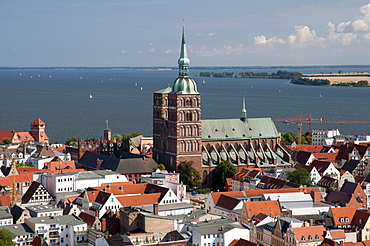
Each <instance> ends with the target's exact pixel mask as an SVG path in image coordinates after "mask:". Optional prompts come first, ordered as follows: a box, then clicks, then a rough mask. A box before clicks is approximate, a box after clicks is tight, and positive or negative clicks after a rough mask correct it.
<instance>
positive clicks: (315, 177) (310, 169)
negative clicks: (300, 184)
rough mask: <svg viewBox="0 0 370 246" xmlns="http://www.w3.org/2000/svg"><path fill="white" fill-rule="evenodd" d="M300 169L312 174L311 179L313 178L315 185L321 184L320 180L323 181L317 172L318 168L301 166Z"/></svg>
mask: <svg viewBox="0 0 370 246" xmlns="http://www.w3.org/2000/svg"><path fill="white" fill-rule="evenodd" d="M300 167H302V168H304V169H306V170H307V172H309V173H310V177H311V180H312V183H313V185H315V184H317V182H319V180H320V179H321V175H320V173H319V172H318V171H317V169H316V167H314V166H313V165H309V166H306V165H300Z"/></svg>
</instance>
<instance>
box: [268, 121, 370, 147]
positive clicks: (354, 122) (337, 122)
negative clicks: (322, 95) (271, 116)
mask: <svg viewBox="0 0 370 246" xmlns="http://www.w3.org/2000/svg"><path fill="white" fill-rule="evenodd" d="M274 121H281V122H283V123H285V124H287V125H288V124H289V123H297V126H298V144H301V143H302V124H303V123H308V131H312V124H317V123H323V124H370V121H326V120H325V118H317V119H314V118H312V115H311V114H309V115H308V118H303V117H302V116H298V117H297V118H285V119H275V120H274Z"/></svg>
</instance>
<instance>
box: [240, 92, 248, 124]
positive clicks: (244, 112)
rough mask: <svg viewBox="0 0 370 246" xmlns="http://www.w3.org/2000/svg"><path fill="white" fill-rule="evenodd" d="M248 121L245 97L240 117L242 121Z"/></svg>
mask: <svg viewBox="0 0 370 246" xmlns="http://www.w3.org/2000/svg"><path fill="white" fill-rule="evenodd" d="M246 119H247V110H246V109H245V97H243V108H242V115H241V116H240V120H241V121H245V120H246Z"/></svg>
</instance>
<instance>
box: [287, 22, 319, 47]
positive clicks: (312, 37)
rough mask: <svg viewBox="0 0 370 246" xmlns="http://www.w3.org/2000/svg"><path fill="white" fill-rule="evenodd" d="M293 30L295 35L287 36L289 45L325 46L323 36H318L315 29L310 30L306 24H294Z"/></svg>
mask: <svg viewBox="0 0 370 246" xmlns="http://www.w3.org/2000/svg"><path fill="white" fill-rule="evenodd" d="M295 31H296V34H295V35H293V34H292V35H290V36H289V37H288V43H289V45H290V46H292V47H298V48H306V47H312V46H313V47H315V46H320V47H324V46H325V38H321V37H318V36H317V35H316V32H315V30H312V31H311V30H310V28H309V27H308V26H295Z"/></svg>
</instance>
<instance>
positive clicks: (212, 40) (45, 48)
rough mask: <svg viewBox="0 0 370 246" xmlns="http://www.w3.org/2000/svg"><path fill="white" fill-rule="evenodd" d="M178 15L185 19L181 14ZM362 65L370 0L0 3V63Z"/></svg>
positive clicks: (369, 40) (369, 43)
mask: <svg viewBox="0 0 370 246" xmlns="http://www.w3.org/2000/svg"><path fill="white" fill-rule="evenodd" d="M183 19H184V20H185V21H183ZM183 24H185V28H186V40H187V45H188V53H189V58H190V59H191V62H192V63H191V66H255V65H261V66H269V65H345V64H353V65H355V64H356V65H365V64H366V65H367V64H369V57H370V49H369V47H370V1H362V0H325V1H322V0H310V1H303V0H300V1H297V0H279V1H276V0H260V1H246V0H230V1H225V0H213V1H206V0H189V1H177V0H148V1H141V0H122V1H118V0H117V1H115V0H100V1H98V0H84V1H82V0H63V1H50V0H32V1H29V0H17V1H9V0H3V1H0V31H1V32H0V54H1V55H0V66H1V67H4V66H17V67H30V66H35V67H38V66H87V67H97V66H107V67H109V66H177V59H178V56H179V48H180V42H181V26H182V25H183Z"/></svg>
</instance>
